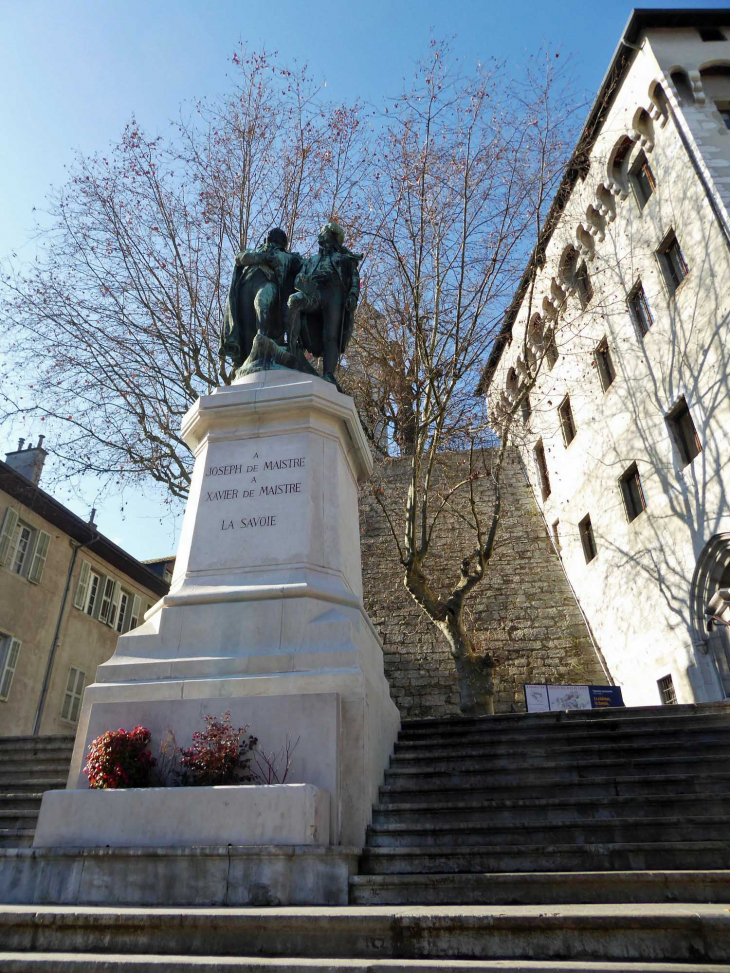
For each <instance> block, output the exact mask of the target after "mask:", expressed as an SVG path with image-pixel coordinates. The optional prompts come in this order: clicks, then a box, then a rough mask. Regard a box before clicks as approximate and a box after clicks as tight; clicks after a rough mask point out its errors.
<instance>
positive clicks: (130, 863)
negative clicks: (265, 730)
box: [0, 845, 360, 906]
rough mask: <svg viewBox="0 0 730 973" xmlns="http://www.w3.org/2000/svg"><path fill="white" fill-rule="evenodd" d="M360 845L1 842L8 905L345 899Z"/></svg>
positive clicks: (1, 880)
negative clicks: (63, 845)
mask: <svg viewBox="0 0 730 973" xmlns="http://www.w3.org/2000/svg"><path fill="white" fill-rule="evenodd" d="M359 854H360V849H359V848H350V847H346V846H343V845H341V846H340V847H338V848H333V847H331V846H330V847H329V848H323V847H321V846H314V845H288V846H287V845H268V846H267V845H258V846H255V847H245V846H243V847H242V846H236V845H228V846H227V847H226V846H225V845H217V846H212V847H199V848H0V902H3V903H4V904H6V905H99V906H102V905H114V906H117V905H136V906H142V905H149V906H269V905H270V906H278V905H298V906H304V905H347V903H348V899H347V896H348V883H349V878H350V876H351V875H355V874H356V873H357V861H358V856H359Z"/></svg>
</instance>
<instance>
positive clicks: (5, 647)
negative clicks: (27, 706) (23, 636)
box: [0, 635, 20, 700]
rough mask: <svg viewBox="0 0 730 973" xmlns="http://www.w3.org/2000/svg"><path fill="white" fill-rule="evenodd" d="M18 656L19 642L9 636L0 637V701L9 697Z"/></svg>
mask: <svg viewBox="0 0 730 973" xmlns="http://www.w3.org/2000/svg"><path fill="white" fill-rule="evenodd" d="M19 654H20V640H19V639H14V638H13V637H12V636H10V635H2V636H0V699H1V700H6V699H7V698H8V696H9V695H10V687H11V686H12V684H13V676H14V675H15V670H16V668H17V665H18V656H19Z"/></svg>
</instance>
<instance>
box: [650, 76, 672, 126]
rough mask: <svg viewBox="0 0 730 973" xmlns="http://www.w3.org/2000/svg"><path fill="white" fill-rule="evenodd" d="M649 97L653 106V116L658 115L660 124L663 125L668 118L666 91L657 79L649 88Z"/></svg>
mask: <svg viewBox="0 0 730 973" xmlns="http://www.w3.org/2000/svg"><path fill="white" fill-rule="evenodd" d="M649 98H650V99H651V103H652V105H653V106H654V112H655V115H654V117H655V118H656V117H657V115H658V116H659V118H660V119H661V121H660V124H661V125H664V123H665V122H666V120H667V119H668V118H669V103H668V102H667V95H666V92H665V91H664V88H663V87H662V85H661V84H660V83H659V82H658V81H656V82H655V83H654V84H653V85H652V86H651V88H649Z"/></svg>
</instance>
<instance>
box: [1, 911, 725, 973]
mask: <svg viewBox="0 0 730 973" xmlns="http://www.w3.org/2000/svg"><path fill="white" fill-rule="evenodd" d="M0 942H2V944H3V948H4V950H5V951H6V952H23V951H24V950H33V951H35V952H40V953H44V952H45V953H47V952H51V951H58V952H64V953H76V952H83V953H104V954H107V955H109V954H121V955H129V954H137V955H140V954H141V955H142V956H144V954H147V953H149V954H153V955H155V956H164V955H165V954H167V955H184V956H200V957H208V956H231V957H240V956H241V953H242V952H244V950H245V952H246V953H247V954H248V955H249V956H255V957H265V956H269V957H281V958H284V957H291V956H296V957H299V958H310V959H315V958H319V959H322V958H326V957H332V956H334V957H337V958H338V959H340V958H341V959H350V958H352V959H368V960H378V959H388V960H393V959H412V960H423V959H429V960H438V959H442V960H446V959H449V960H451V959H454V958H459V959H465V960H468V959H471V960H477V959H478V960H481V961H484V960H489V959H495V960H496V959H500V960H527V959H534V958H535V957H538V958H539V959H541V960H580V961H582V962H586V961H602V962H606V961H609V960H614V961H619V962H621V963H628V962H649V961H651V962H664V963H668V962H676V963H679V962H684V963H695V964H701V963H713V962H714V963H726V962H727V961H728V960H730V913H729V912H728V910H727V908H726V907H725V906H724V905H722V904H719V905H716V904H707V903H704V904H699V903H691V904H687V905H684V904H676V903H670V904H667V903H664V904H637V903H630V904H623V905H595V904H591V905H562V906H554V907H552V908H551V909H550V910H549V911H546V910H545V908H544V907H543V906H539V905H538V906H497V907H490V906H476V907H475V906H471V907H470V906H421V907H416V908H408V907H402V906H401V907H391V906H370V907H363V906H349V907H348V906H342V907H338V908H326V907H319V908H311V907H310V908H268V909H255V908H250V909H205V908H198V909H173V908H168V909H155V908H144V909H135V908H124V907H115V908H93V907H85V908H82V907H66V908H63V907H54V906H4V907H2V908H0ZM320 968H321V966H320ZM623 968H624V970H625V969H626V967H625V966H624V967H623ZM3 969H4V971H5V970H6V969H7V968H6V967H5V966H3Z"/></svg>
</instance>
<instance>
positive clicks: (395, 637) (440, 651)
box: [360, 452, 607, 719]
mask: <svg viewBox="0 0 730 973" xmlns="http://www.w3.org/2000/svg"><path fill="white" fill-rule="evenodd" d="M453 461H454V462H464V461H465V458H464V457H463V456H459V455H458V454H455V455H454V460H453ZM409 472H410V466H409V461H408V460H407V459H393V460H382V461H379V463H378V467H377V469H376V480H377V478H380V482H382V484H383V486H384V488H385V491H386V493H385V497H386V502H387V503H388V508H389V510H391V511H393V513H394V514H395V515H397V517H398V521H397V529H398V530H401V525H402V510H403V498H404V497H405V493H406V489H407V484H408V477H409ZM480 485H481V490H480V505H481V508H482V510H483V511H484V512H485V515H486V513H487V512H488V510H489V509H490V508H491V502H490V499H491V487H490V485H489V484H488V483H487V482H486V481H484V482H482V483H481V484H480ZM457 497H458V495H457ZM502 497H503V500H502V507H503V514H502V519H501V523H500V527H499V532H498V534H497V542H496V548H495V553H494V556H493V558H492V562H491V566H490V569H489V573H488V575H487V577H486V578H485V579H484V580H483V581H482V582H481V584H479V585H478V586H477V587H476V589H475V590H474V591H473V592H472V595H471V597H470V599H469V601H468V602H467V612H468V616H469V621H470V623H471V624H473V627H474V630H475V631H476V633H477V637H478V639H479V642H480V645H481V646H482V647H483V648H484V649H485V651H486V650H489V651H491V652H492V653H493V655H494V660H495V694H496V695H495V710H496V712H500V713H505V712H511V711H522V710H524V708H525V705H524V693H523V688H522V687H523V684H524V683H528V682H538V683H539V682H550V683H593V684H598V685H601V684H603V685H605V684H606V682H607V679H606V676H605V674H604V672H603V669H602V667H601V664H600V661H599V659H598V656H597V653H596V651H595V649H594V647H593V644H592V642H591V639H590V636H589V634H588V630H587V628H586V625H585V622H584V621H583V617H582V615H581V612H580V609H579V608H578V605H577V603H576V601H575V598H574V596H573V594H572V592H571V589H570V587H569V585H568V582H567V581H566V578H565V575H564V573H563V570H562V567H561V564H560V561H559V559H558V557H557V555H556V553H555V550H554V548H553V545H552V542H551V540H550V538H549V537H548V535H547V531H546V529H545V525H544V522H543V520H542V517H541V516H540V514H539V512H538V510H537V507H536V505H535V501H534V497H533V494H532V490H531V488H530V486H529V484H528V483H527V481H526V479H525V476H524V473H523V470H522V467H521V465H520V461H519V457H518V456H517V453H516V452H511V453H510V455H509V456H508V458H507V462H506V465H505V468H504V472H503V475H502ZM466 500H467V497H466V495H464V496H463V497H461V499H459V500H458V502H457V503H456V511H457V512H454V511H450V512H448V513H445V514H444V515H443V523H442V524H441V527H440V528H439V529H438V530H437V531H436V532H435V533H434V541H433V545H432V553H431V555H430V558H429V562H428V565H429V571H432V572H433V575H432V576H433V577H434V579H435V580H436V582H437V585H438V584H439V583H441V584H447V583H448V582H452V581H454V580H455V579H457V578H458V569H459V563H460V561H461V559H462V558H463V557H464V556H466V555H467V554H469V553H471V551H472V550H473V546H474V540H473V532H472V531H471V530H470V529H469V527H468V525H467V524H466V523H464V521H463V520H462V519H461V518H460V517H459V516H458V513H459V512H461V513H463V514H466V513H467V510H466V508H465V503H466ZM360 534H361V544H362V563H363V583H364V590H365V607H366V608H367V610H368V612H369V613H370V617H371V618H372V620H373V622H374V623H375V625H376V626H377V629H378V631H379V633H380V636H381V638H382V640H383V651H384V654H385V674H386V676H387V678H388V681H389V683H390V687H391V694H392V696H393V698H394V700H395V702H396V704H397V705H398V708H399V709H400V712H401V716H402V717H403V718H404V719H408V718H412V719H414V718H421V717H435V716H445V715H449V714H458V712H459V690H458V683H457V679H456V672H455V669H454V663H453V660H452V658H451V655H450V653H449V649H448V645H447V643H446V640H445V639H444V638H443V636H442V635H441V634H440V632H438V630H437V629H436V628H435V627H434V626H433V625H432V623H431V622H430V620H429V619H427V618H426V616H425V615H424V614H423V613H422V611H421V609H420V608H419V607H418V606H417V605H416V603H415V602H414V601H413V599H412V598H411V596H410V594H409V593H408V592H407V591H406V589H405V587H404V586H403V568H402V567H401V565H400V563H399V560H398V555H397V550H396V547H395V542H394V540H393V537H392V535H391V532H390V529H389V527H388V524H387V521H386V518H385V515H384V514H383V512H382V510H381V508H380V506H379V504H378V503H377V502H376V500H375V499H374V497H373V496H372V491H371V490H369V489H368V488H367V486H366V488H365V489H364V490H363V494H362V496H361V501H360ZM443 590H444V591H445V590H446V589H445V588H444V589H443Z"/></svg>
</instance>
